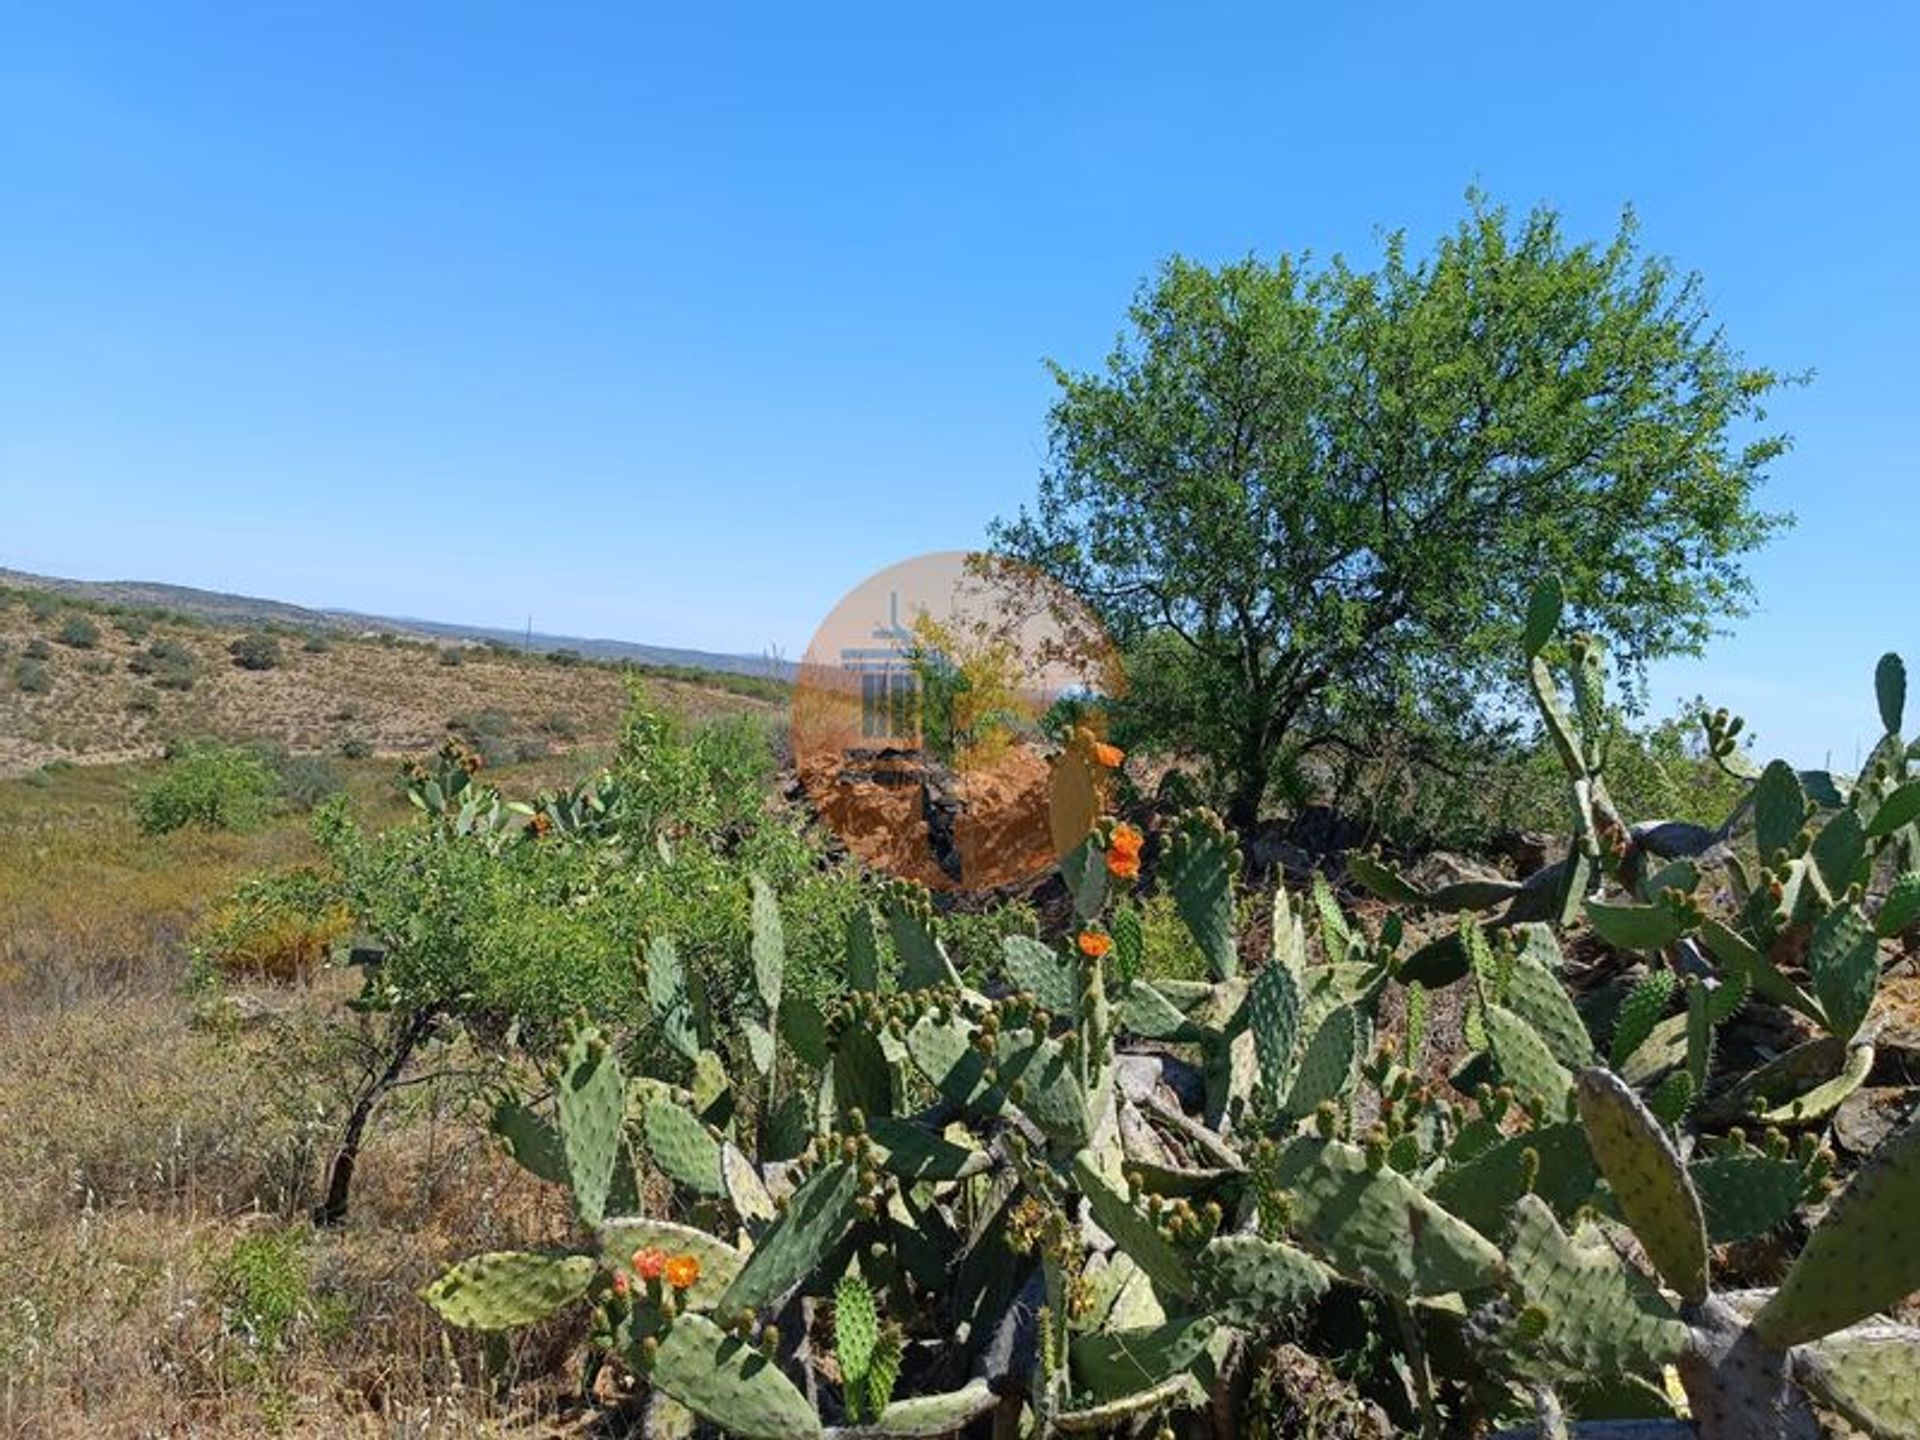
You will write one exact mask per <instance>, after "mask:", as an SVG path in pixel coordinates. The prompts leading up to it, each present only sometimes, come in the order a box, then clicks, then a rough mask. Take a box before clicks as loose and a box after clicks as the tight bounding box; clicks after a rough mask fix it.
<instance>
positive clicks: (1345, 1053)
mask: <svg viewBox="0 0 1920 1440" xmlns="http://www.w3.org/2000/svg"><path fill="white" fill-rule="evenodd" d="M1360 1032H1361V1022H1360V1016H1359V1013H1358V1012H1357V1011H1356V1010H1355V1009H1354V1008H1353V1007H1352V1006H1351V1005H1337V1006H1335V1007H1334V1008H1333V1009H1332V1010H1330V1011H1328V1012H1327V1016H1326V1018H1325V1019H1324V1020H1322V1021H1321V1022H1320V1025H1319V1028H1318V1029H1316V1030H1315V1031H1314V1032H1313V1038H1312V1039H1311V1040H1309V1041H1308V1042H1307V1048H1306V1049H1305V1050H1304V1051H1302V1052H1301V1055H1300V1068H1299V1070H1298V1072H1297V1073H1296V1074H1295V1076H1294V1078H1293V1085H1292V1088H1291V1089H1289V1090H1288V1092H1287V1101H1286V1113H1287V1114H1288V1115H1289V1116H1292V1117H1293V1118H1295V1119H1299V1118H1301V1117H1303V1116H1306V1115H1311V1114H1312V1113H1313V1112H1314V1110H1315V1109H1317V1108H1318V1107H1319V1105H1320V1104H1321V1102H1323V1101H1326V1100H1337V1099H1338V1098H1340V1097H1341V1096H1342V1095H1344V1094H1346V1092H1347V1091H1348V1089H1350V1088H1351V1086H1352V1084H1353V1067H1354V1063H1355V1062H1356V1061H1357V1060H1358V1059H1359V1058H1360V1050H1361V1033H1360ZM1256 1038H1258V1037H1257V1035H1256Z"/></svg>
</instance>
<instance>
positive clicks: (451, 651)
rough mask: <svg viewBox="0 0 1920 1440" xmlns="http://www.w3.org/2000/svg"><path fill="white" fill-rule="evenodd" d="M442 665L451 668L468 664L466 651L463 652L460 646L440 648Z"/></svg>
mask: <svg viewBox="0 0 1920 1440" xmlns="http://www.w3.org/2000/svg"><path fill="white" fill-rule="evenodd" d="M440 663H441V664H442V665H446V666H449V667H451V666H454V665H464V664H466V663H467V654H466V651H464V650H462V649H461V648H460V647H459V646H458V645H442V646H441V647H440Z"/></svg>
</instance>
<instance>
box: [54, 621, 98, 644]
mask: <svg viewBox="0 0 1920 1440" xmlns="http://www.w3.org/2000/svg"><path fill="white" fill-rule="evenodd" d="M57 638H58V639H59V641H60V643H61V644H62V645H65V646H66V647H67V648H68V649H70V650H91V649H93V647H94V646H96V645H98V644H99V643H100V627H99V626H98V625H96V624H94V623H93V621H92V620H90V619H88V618H87V617H86V616H85V615H69V616H68V617H67V618H66V620H65V621H64V622H63V623H62V624H61V626H60V634H59V636H58V637H57Z"/></svg>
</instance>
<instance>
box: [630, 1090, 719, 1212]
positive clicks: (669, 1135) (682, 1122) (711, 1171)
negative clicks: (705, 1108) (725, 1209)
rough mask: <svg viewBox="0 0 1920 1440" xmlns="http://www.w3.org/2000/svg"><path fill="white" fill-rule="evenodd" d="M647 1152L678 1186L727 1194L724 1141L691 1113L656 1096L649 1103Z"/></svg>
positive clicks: (701, 1191) (714, 1193)
mask: <svg viewBox="0 0 1920 1440" xmlns="http://www.w3.org/2000/svg"><path fill="white" fill-rule="evenodd" d="M646 1136H647V1153H648V1154H649V1155H651V1156H652V1157H653V1162H654V1164H656V1165H658V1166H659V1167H660V1169H661V1171H662V1172H663V1173H664V1174H665V1175H667V1177H668V1178H669V1179H671V1180H673V1181H674V1182H675V1183H676V1184H679V1185H684V1186H686V1187H687V1188H688V1189H689V1190H693V1191H695V1192H697V1193H698V1194H701V1195H724V1194H725V1193H726V1184H725V1182H724V1181H723V1180H722V1178H721V1175H720V1142H719V1141H718V1140H716V1139H714V1138H713V1136H712V1135H710V1134H709V1133H708V1132H707V1127H706V1126H705V1125H702V1124H701V1123H700V1121H699V1119H698V1117H696V1116H695V1115H694V1114H693V1113H692V1112H691V1111H689V1110H686V1109H684V1108H683V1107H681V1106H679V1105H676V1104H675V1103H673V1102H672V1101H671V1100H668V1099H665V1098H663V1097H655V1098H654V1099H653V1100H650V1101H649V1102H648V1103H647V1111H646Z"/></svg>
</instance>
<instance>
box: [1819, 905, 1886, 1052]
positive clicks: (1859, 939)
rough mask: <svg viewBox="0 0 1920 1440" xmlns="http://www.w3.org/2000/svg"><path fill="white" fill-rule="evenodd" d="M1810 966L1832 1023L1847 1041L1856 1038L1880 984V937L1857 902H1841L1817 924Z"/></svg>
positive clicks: (1820, 998)
mask: <svg viewBox="0 0 1920 1440" xmlns="http://www.w3.org/2000/svg"><path fill="white" fill-rule="evenodd" d="M1807 971H1808V973H1809V974H1810V975H1812V977H1813V993H1814V994H1815V996H1817V997H1818V999H1819V1001H1820V1009H1821V1011H1822V1012H1823V1013H1824V1014H1825V1015H1826V1017H1827V1028H1828V1029H1829V1030H1831V1031H1832V1032H1833V1033H1834V1034H1835V1035H1837V1036H1839V1037H1840V1038H1841V1039H1842V1040H1850V1039H1852V1038H1853V1034H1854V1032H1855V1031H1857V1030H1858V1029H1859V1028H1860V1022H1861V1021H1863V1020H1865V1019H1866V1018H1867V1011H1868V1010H1870V1009H1871V1008H1872V1007H1873V993H1874V990H1875V989H1876V988H1877V987H1878V986H1879V983H1880V937H1879V936H1878V935H1877V934H1876V933H1875V932H1874V928H1873V926H1872V925H1871V924H1870V923H1869V922H1868V920H1867V917H1866V916H1865V915H1863V914H1861V913H1860V911H1859V909H1858V908H1857V907H1855V906H1852V905H1841V906H1838V907H1836V908H1835V909H1833V910H1831V911H1829V912H1828V913H1827V914H1826V915H1825V916H1823V917H1822V918H1821V920H1820V923H1819V924H1817V925H1815V926H1814V927H1813V939H1812V941H1811V942H1810V943H1809V944H1808V946H1807Z"/></svg>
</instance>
